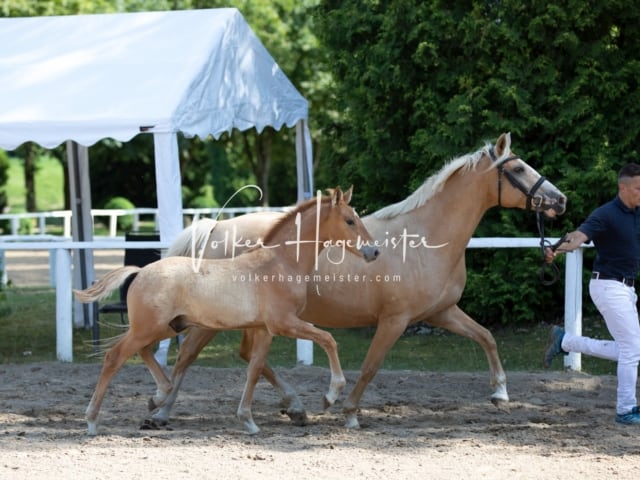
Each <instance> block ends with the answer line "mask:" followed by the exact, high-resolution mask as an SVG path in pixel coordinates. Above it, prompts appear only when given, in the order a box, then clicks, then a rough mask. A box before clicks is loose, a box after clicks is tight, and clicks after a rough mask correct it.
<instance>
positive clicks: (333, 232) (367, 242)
mask: <svg viewBox="0 0 640 480" xmlns="http://www.w3.org/2000/svg"><path fill="white" fill-rule="evenodd" d="M329 193H330V207H329V208H330V210H329V214H328V216H327V217H326V218H325V219H324V220H323V222H322V224H323V228H324V233H325V236H326V237H327V238H328V239H329V240H331V242H332V243H333V244H334V245H338V246H343V245H344V247H345V248H346V249H347V250H348V251H350V252H351V253H353V254H355V255H358V256H361V257H363V258H364V259H365V260H366V261H367V262H370V261H372V260H375V259H376V258H377V256H378V255H379V253H380V252H379V251H378V249H377V248H376V247H375V246H374V245H373V243H374V242H373V238H372V237H371V234H370V233H369V232H368V231H367V229H366V227H365V226H364V224H363V223H362V220H360V217H359V216H358V214H357V213H356V211H355V210H354V209H353V207H351V206H350V205H349V202H350V201H351V194H352V193H353V186H351V187H350V188H349V190H347V191H346V192H343V191H342V190H341V189H340V187H336V188H335V189H330V190H329Z"/></svg>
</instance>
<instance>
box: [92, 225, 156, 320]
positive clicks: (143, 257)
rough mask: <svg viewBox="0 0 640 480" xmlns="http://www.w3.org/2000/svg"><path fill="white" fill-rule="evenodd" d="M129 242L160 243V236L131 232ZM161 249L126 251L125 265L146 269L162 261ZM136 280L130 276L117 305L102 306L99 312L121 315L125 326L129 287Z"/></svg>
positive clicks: (121, 291)
mask: <svg viewBox="0 0 640 480" xmlns="http://www.w3.org/2000/svg"><path fill="white" fill-rule="evenodd" d="M124 239H125V241H127V242H156V241H160V234H159V233H157V232H129V233H126V234H125V237H124ZM160 258H161V253H160V249H157V248H127V249H125V251H124V265H135V266H137V267H144V266H145V265H148V264H150V263H152V262H155V261H156V260H160ZM134 278H135V275H132V276H130V277H129V278H127V279H126V280H125V282H124V283H123V284H122V285H121V286H120V297H119V300H118V302H116V303H107V304H105V305H102V306H101V307H100V308H99V309H98V312H100V313H119V314H120V321H121V322H122V323H123V324H124V323H125V320H124V316H125V315H126V313H127V292H128V291H129V285H131V282H132V281H133V279H134Z"/></svg>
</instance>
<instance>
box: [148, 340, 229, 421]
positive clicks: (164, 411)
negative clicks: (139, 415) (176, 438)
mask: <svg viewBox="0 0 640 480" xmlns="http://www.w3.org/2000/svg"><path fill="white" fill-rule="evenodd" d="M217 333H218V332H217V331H216V330H204V329H200V328H196V327H192V328H191V330H190V331H189V333H188V334H187V336H186V337H185V338H184V340H183V341H182V343H181V344H180V350H179V351H178V358H177V359H176V363H175V365H174V366H173V371H172V372H171V384H172V389H171V391H170V392H169V394H168V395H167V396H166V397H164V398H163V397H162V396H159V395H157V394H156V396H155V397H152V398H150V399H149V410H155V409H156V408H158V407H159V408H158V411H157V412H155V413H154V414H153V415H152V416H151V418H152V419H153V420H154V421H155V422H156V423H157V424H158V425H166V424H167V423H168V422H169V415H170V414H171V408H173V404H174V403H175V401H176V398H178V391H179V390H180V385H182V380H183V379H184V375H185V373H186V372H187V368H189V366H190V365H191V364H192V363H193V362H194V361H195V360H196V358H198V355H199V354H200V352H201V351H202V349H203V348H204V347H206V346H207V344H208V343H209V342H210V341H211V340H212V339H213V337H215V336H216V334H217Z"/></svg>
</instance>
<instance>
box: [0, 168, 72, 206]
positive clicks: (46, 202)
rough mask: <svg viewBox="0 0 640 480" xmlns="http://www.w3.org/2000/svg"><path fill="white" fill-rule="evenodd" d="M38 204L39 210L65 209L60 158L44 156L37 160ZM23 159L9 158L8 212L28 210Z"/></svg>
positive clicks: (62, 171)
mask: <svg viewBox="0 0 640 480" xmlns="http://www.w3.org/2000/svg"><path fill="white" fill-rule="evenodd" d="M35 184H36V206H37V208H38V210H39V211H44V210H63V209H64V170H63V167H62V165H61V164H60V162H59V161H58V160H56V159H55V158H53V157H49V156H44V157H41V158H40V159H39V160H38V161H37V171H36V175H35ZM25 192H26V189H25V186H24V168H23V161H22V159H19V158H13V157H11V158H9V179H8V181H7V197H8V199H9V211H8V213H22V212H26V193H25Z"/></svg>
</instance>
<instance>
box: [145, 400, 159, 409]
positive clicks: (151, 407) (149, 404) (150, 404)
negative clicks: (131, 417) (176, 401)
mask: <svg viewBox="0 0 640 480" xmlns="http://www.w3.org/2000/svg"><path fill="white" fill-rule="evenodd" d="M147 408H148V409H149V411H150V412H153V411H154V410H155V409H156V408H158V405H156V402H154V401H153V397H151V398H149V402H148V403H147Z"/></svg>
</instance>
